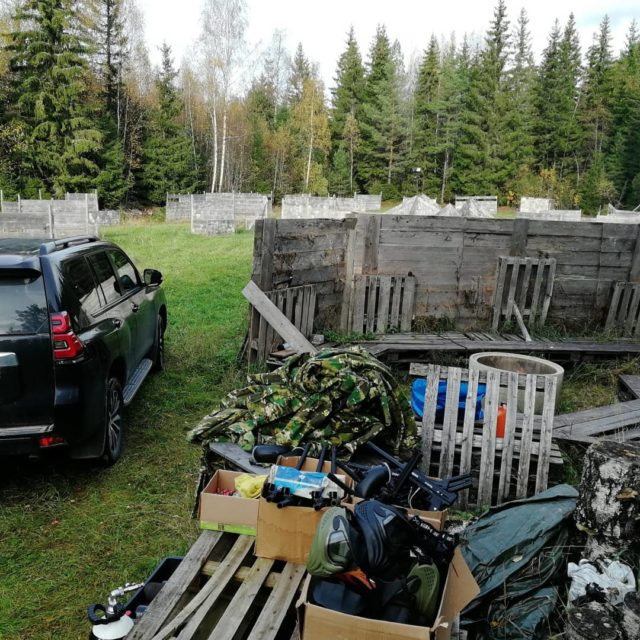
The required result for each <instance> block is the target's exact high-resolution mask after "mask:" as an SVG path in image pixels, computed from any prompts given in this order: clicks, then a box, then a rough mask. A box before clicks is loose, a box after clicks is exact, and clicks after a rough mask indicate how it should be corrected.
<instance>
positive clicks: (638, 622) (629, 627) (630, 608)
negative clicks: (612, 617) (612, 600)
mask: <svg viewBox="0 0 640 640" xmlns="http://www.w3.org/2000/svg"><path fill="white" fill-rule="evenodd" d="M622 627H623V629H624V632H625V635H626V636H627V638H629V640H636V638H640V595H638V593H637V592H633V593H627V595H626V596H625V597H624V603H623V605H622Z"/></svg>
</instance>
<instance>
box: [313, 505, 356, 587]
mask: <svg viewBox="0 0 640 640" xmlns="http://www.w3.org/2000/svg"><path fill="white" fill-rule="evenodd" d="M354 533H355V532H354V530H353V528H352V527H351V524H350V522H349V518H348V514H347V510H346V509H345V508H344V507H331V508H329V509H327V510H326V511H325V513H324V515H323V516H322V518H321V520H320V522H319V523H318V527H317V529H316V534H315V536H314V538H313V542H312V543H311V549H310V550H309V557H308V559H307V571H309V573H310V574H311V575H314V576H320V577H322V578H328V577H329V576H332V575H334V574H336V573H344V572H345V571H349V570H350V569H351V568H352V567H353V566H354V564H355V563H354V559H353V536H354Z"/></svg>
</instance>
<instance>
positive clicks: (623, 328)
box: [604, 282, 640, 337]
mask: <svg viewBox="0 0 640 640" xmlns="http://www.w3.org/2000/svg"><path fill="white" fill-rule="evenodd" d="M604 329H605V331H611V332H616V333H620V334H622V335H626V336H636V337H637V336H640V284H634V283H633V282H616V283H615V284H614V286H613V292H612V294H611V303H610V305H609V313H608V314H607V320H606V322H605V324H604Z"/></svg>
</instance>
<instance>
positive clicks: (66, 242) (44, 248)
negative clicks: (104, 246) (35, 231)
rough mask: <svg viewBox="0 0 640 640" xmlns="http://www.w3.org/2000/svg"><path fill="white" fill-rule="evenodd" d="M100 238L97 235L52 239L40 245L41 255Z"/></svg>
mask: <svg viewBox="0 0 640 640" xmlns="http://www.w3.org/2000/svg"><path fill="white" fill-rule="evenodd" d="M99 240H100V238H97V237H96V236H70V237H69V238H61V239H60V240H52V241H51V242H45V243H43V244H42V245H41V246H40V255H41V256H46V255H47V254H49V253H53V252H54V251H60V250H61V249H67V248H68V247H70V246H72V245H76V244H87V243H89V242H98V241H99Z"/></svg>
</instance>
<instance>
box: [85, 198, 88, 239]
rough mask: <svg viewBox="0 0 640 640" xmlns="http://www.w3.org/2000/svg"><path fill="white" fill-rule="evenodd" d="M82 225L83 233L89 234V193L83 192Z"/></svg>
mask: <svg viewBox="0 0 640 640" xmlns="http://www.w3.org/2000/svg"><path fill="white" fill-rule="evenodd" d="M84 226H85V233H86V234H87V235H89V194H88V193H85V194H84Z"/></svg>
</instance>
